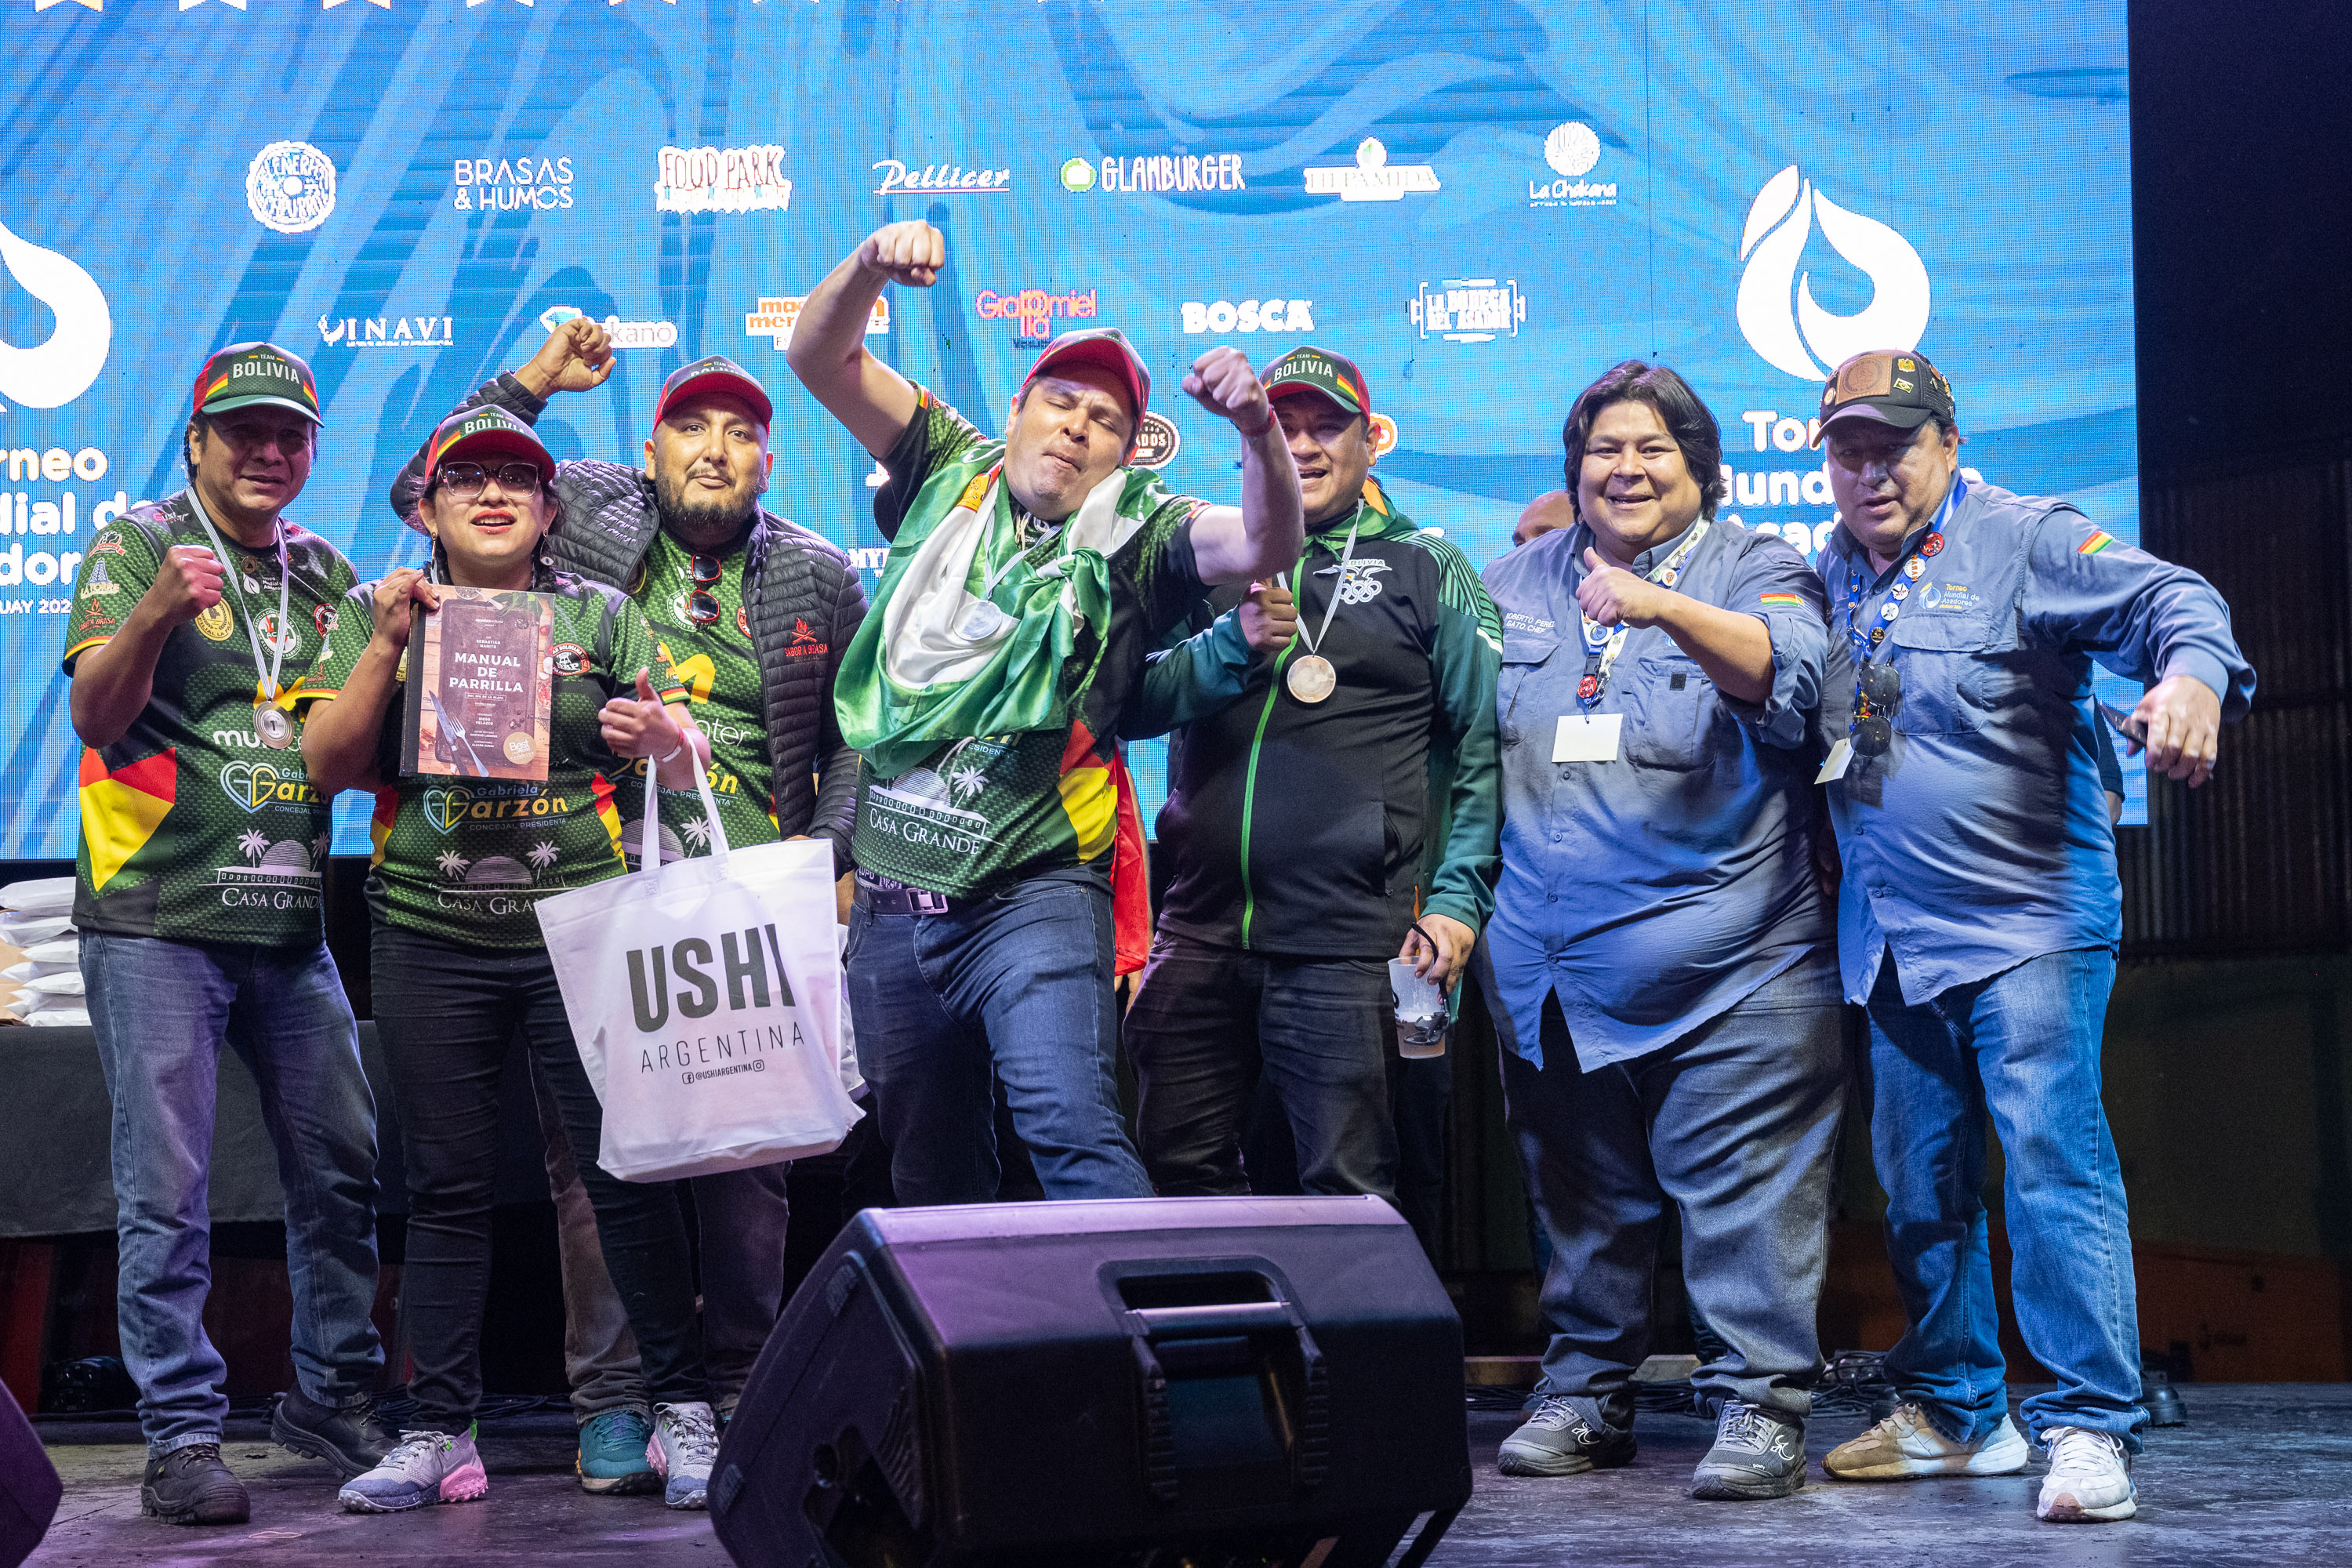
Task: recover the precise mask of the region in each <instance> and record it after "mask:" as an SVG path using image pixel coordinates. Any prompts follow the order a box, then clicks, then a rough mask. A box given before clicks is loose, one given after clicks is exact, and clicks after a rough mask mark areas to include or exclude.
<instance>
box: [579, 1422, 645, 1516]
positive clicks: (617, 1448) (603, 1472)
mask: <svg viewBox="0 0 2352 1568" xmlns="http://www.w3.org/2000/svg"><path fill="white" fill-rule="evenodd" d="M652 1440H653V1423H652V1422H650V1421H648V1420H646V1413H645V1412H644V1411H642V1410H639V1409H638V1408H636V1407H635V1405H623V1406H621V1408H619V1409H618V1410H606V1411H603V1412H600V1413H599V1414H597V1415H592V1416H590V1417H589V1418H588V1419H587V1420H586V1421H585V1422H583V1423H582V1424H581V1427H580V1458H578V1459H576V1460H574V1461H573V1462H572V1468H573V1469H574V1470H576V1471H577V1472H579V1476H580V1489H581V1490H582V1491H583V1492H595V1493H597V1494H598V1495H600V1496H606V1497H622V1496H626V1495H628V1494H630V1493H633V1492H649V1491H655V1490H657V1489H659V1488H660V1486H661V1484H662V1483H661V1477H659V1476H658V1475H656V1474H655V1473H654V1468H653V1466H651V1465H650V1464H647V1463H646V1447H647V1445H648V1444H649V1443H651V1441H652Z"/></svg>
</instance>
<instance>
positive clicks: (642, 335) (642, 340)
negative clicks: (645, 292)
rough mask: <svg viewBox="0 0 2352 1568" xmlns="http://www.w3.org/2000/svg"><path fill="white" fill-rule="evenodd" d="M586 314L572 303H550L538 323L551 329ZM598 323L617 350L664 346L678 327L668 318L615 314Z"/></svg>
mask: <svg viewBox="0 0 2352 1568" xmlns="http://www.w3.org/2000/svg"><path fill="white" fill-rule="evenodd" d="M587 313H588V312H587V311H585V310H579V309H576V308H575V307H573V306H571V305H550V306H549V307H548V308H547V309H546V310H541V312H540V313H539V324H540V325H541V326H542V327H545V328H546V329H547V330H548V331H555V329H556V328H558V327H560V326H562V324H563V323H564V322H566V321H572V320H574V319H576V318H578V317H581V316H584V315H586V314H587ZM599 324H600V325H601V326H603V327H604V337H605V340H606V341H607V342H610V343H611V344H612V345H613V346H614V348H616V349H666V348H670V347H672V346H674V345H675V344H676V343H677V326H676V325H675V324H673V323H671V322H668V321H623V320H621V318H620V317H618V316H607V317H605V318H604V321H602V322H600V323H599Z"/></svg>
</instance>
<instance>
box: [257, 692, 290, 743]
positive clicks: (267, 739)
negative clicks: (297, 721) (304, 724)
mask: <svg viewBox="0 0 2352 1568" xmlns="http://www.w3.org/2000/svg"><path fill="white" fill-rule="evenodd" d="M253 729H254V732H255V733H256V734H257V735H259V736H260V737H261V743H262V744H263V745H265V746H268V748H270V749H271V750H272V751H278V752H282V751H284V750H285V749H286V748H287V747H289V746H290V745H292V744H293V743H294V721H293V720H291V719H289V718H288V717H286V710H284V709H283V708H280V707H278V705H277V704H276V703H274V702H271V703H266V704H264V705H263V706H261V707H259V708H256V709H255V710H253Z"/></svg>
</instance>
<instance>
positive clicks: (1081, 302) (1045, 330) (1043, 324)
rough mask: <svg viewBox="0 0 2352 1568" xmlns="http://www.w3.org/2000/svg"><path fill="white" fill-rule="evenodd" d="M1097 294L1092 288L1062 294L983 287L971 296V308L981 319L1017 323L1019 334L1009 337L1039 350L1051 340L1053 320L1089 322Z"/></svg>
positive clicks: (1026, 347)
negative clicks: (1005, 290)
mask: <svg viewBox="0 0 2352 1568" xmlns="http://www.w3.org/2000/svg"><path fill="white" fill-rule="evenodd" d="M1098 295H1099V290H1097V289H1071V290H1070V291H1069V292H1068V293H1066V294H1055V293H1051V292H1049V291H1048V290H1046V289H1016V290H1014V291H1013V292H1012V293H1010V294H999V293H997V292H996V291H994V290H993V289H982V290H981V291H980V293H979V294H978V295H976V296H975V297H974V298H973V300H972V302H971V308H972V310H973V313H974V314H976V315H978V316H979V317H980V319H981V320H982V321H1015V322H1018V323H1019V335H1018V336H1016V337H1015V338H1014V339H1013V344H1014V346H1015V347H1018V348H1024V349H1042V348H1044V347H1045V345H1046V344H1047V343H1049V342H1053V339H1054V323H1055V321H1093V320H1094V318H1095V309H1096V306H1097V303H1098Z"/></svg>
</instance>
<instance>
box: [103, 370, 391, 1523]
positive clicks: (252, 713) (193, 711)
mask: <svg viewBox="0 0 2352 1568" xmlns="http://www.w3.org/2000/svg"><path fill="white" fill-rule="evenodd" d="M319 424H320V420H319V394H318V386H317V384H316V383H315V382H314V381H313V380H312V378H311V374H310V366H309V365H307V364H305V363H302V362H301V361H300V360H299V359H297V358H296V357H295V356H294V355H292V354H290V353H287V352H286V351H285V350H283V349H280V348H278V347H276V346H275V345H273V344H269V343H238V344H236V345H234V346H233V347H230V348H226V349H223V350H221V351H220V352H219V353H215V354H214V355H213V356H212V357H211V358H210V359H208V360H206V361H205V366H204V369H203V371H202V372H200V373H199V374H198V375H197V377H196V384H195V403H194V416H193V417H192V418H191V419H190V420H189V422H188V426H187V432H186V435H185V437H184V454H185V456H186V458H187V463H188V479H189V483H188V488H187V489H184V490H183V491H181V492H180V493H179V494H178V495H175V496H173V497H171V498H170V499H168V500H163V501H162V502H159V503H155V504H152V505H148V504H142V505H140V506H137V507H134V508H132V509H131V511H130V512H129V513H127V514H126V515H124V516H123V517H121V518H120V519H118V520H116V521H113V522H110V523H109V524H107V525H106V526H105V527H104V528H102V529H100V530H99V531H98V533H97V535H96V537H94V538H93V539H92V540H91V541H90V544H89V553H88V554H87V555H86V556H84V557H83V560H82V563H81V570H80V573H79V576H78V577H77V579H76V581H75V584H74V601H73V602H74V609H73V616H72V620H71V623H70V630H69V631H68V636H67V640H66V656H65V669H66V674H67V675H68V676H69V677H70V678H71V679H72V682H73V684H72V696H71V708H72V714H73V726H74V731H75V733H76V734H78V735H79V736H80V737H81V741H82V743H83V744H84V745H85V746H86V747H88V748H89V749H88V750H87V751H85V752H82V759H81V777H80V784H81V788H80V799H81V827H82V831H81V846H80V852H79V856H78V857H77V859H76V866H75V870H76V875H77V879H78V881H79V888H78V889H77V891H76V894H75V898H74V924H75V926H76V927H78V928H79V930H80V931H81V933H82V938H81V963H82V974H83V978H84V981H85V983H86V984H87V986H88V988H89V1019H90V1025H91V1027H92V1028H93V1029H94V1030H95V1031H96V1033H97V1035H98V1049H99V1061H100V1066H101V1067H103V1068H104V1069H105V1072H106V1085H107V1092H108V1094H109V1095H110V1098H111V1100H112V1101H113V1108H114V1151H113V1173H114V1191H115V1202H116V1207H117V1218H116V1222H115V1229H116V1236H117V1237H118V1242H119V1249H120V1250H119V1258H120V1263H121V1283H120V1285H119V1286H118V1288H117V1291H116V1310H117V1312H118V1314H119V1315H120V1317H121V1325H122V1359H123V1362H124V1363H125V1364H126V1365H127V1366H128V1367H129V1368H130V1371H131V1376H132V1378H133V1379H135V1380H136V1381H137V1383H138V1384H139V1417H140V1425H141V1426H142V1428H143V1430H144V1431H145V1434H146V1438H147V1451H148V1456H149V1458H148V1463H147V1473H146V1479H145V1482H144V1484H143V1485H142V1488H141V1492H140V1501H141V1505H142V1508H143V1509H144V1510H145V1511H147V1512H148V1513H150V1514H152V1515H154V1516H156V1517H157V1518H160V1519H163V1520H166V1521H170V1522H172V1523H174V1524H231V1523H236V1522H240V1521H243V1520H245V1519H246V1518H247V1517H248V1514H249V1512H250V1505H249V1503H248V1500H247V1496H246V1490H245V1488H244V1486H243V1485H242V1484H241V1483H240V1482H239V1481H238V1480H237V1479H236V1477H235V1476H234V1475H232V1474H231V1473H230V1472H229V1469H228V1467H227V1466H226V1465H224V1464H223V1463H222V1462H221V1457H220V1443H221V1423H222V1421H223V1420H224V1419H225V1418H226V1416H227V1415H228V1401H227V1400H226V1398H225V1397H223V1395H222V1394H221V1380H222V1378H223V1377H224V1376H225V1375H226V1371H227V1367H226V1363H224V1362H223V1361H222V1359H221V1356H220V1352H218V1351H216V1350H215V1349H214V1348H213V1343H212V1341H211V1340H210V1339H209V1338H207V1337H206V1335H205V1327H204V1309H205V1295H206V1293H207V1291H208V1290H209V1289H210V1286H211V1283H212V1261H211V1227H210V1224H209V1221H208V1219H207V1216H206V1211H205V1189H206V1182H207V1177H208V1173H209V1168H210V1166H211V1163H212V1138H213V1092H214V1081H215V1072H216V1070H217V1068H218V1066H219V1061H220V1053H221V1047H222V1045H223V1044H224V1043H226V1044H227V1045H228V1046H229V1047H231V1048H232V1049H234V1050H235V1051H236V1053H237V1055H238V1056H240V1057H242V1058H245V1061H246V1063H247V1066H249V1067H250V1068H252V1069H253V1076H254V1079H255V1080H256V1081H257V1083H258V1084H259V1085H260V1086H261V1095H262V1116H263V1120H264V1121H266V1122H267V1123H268V1128H269V1132H270V1137H271V1139H272V1141H273V1142H275V1143H276V1145H277V1148H278V1173H279V1177H280V1179H281V1181H282V1183H283V1184H284V1186H285V1188H286V1260H287V1268H288V1274H289V1280H290V1283H291V1284H292V1286H293V1291H294V1323H293V1331H294V1339H293V1352H294V1374H295V1387H294V1388H293V1390H292V1391H291V1392H290V1393H289V1394H287V1395H286V1398H285V1401H284V1402H283V1404H281V1405H279V1407H278V1412H277V1415H276V1417H275V1420H274V1424H273V1428H272V1435H273V1436H276V1437H277V1439H278V1441H279V1442H282V1443H284V1444H286V1445H287V1446H289V1447H294V1448H297V1449H299V1450H300V1451H302V1452H305V1453H309V1454H312V1455H314V1456H316V1457H318V1458H323V1459H326V1460H328V1461H329V1462H331V1464H333V1465H334V1467H335V1468H336V1469H337V1470H338V1471H339V1472H340V1473H341V1474H342V1475H344V1476H354V1475H357V1474H359V1473H360V1472H362V1471H363V1470H365V1469H367V1468H369V1467H370V1466H372V1465H373V1464H374V1463H375V1462H376V1461H377V1460H378V1459H380V1458H383V1454H384V1452H385V1451H386V1450H387V1449H389V1448H390V1447H392V1444H393V1441H394V1436H393V1434H392V1433H391V1431H390V1430H388V1429H387V1428H385V1427H384V1426H383V1425H382V1424H381V1423H380V1422H379V1421H378V1420H377V1419H376V1416H375V1413H374V1407H373V1402H372V1401H371V1400H370V1398H369V1396H368V1390H369V1389H370V1388H371V1387H372V1386H373V1384H374V1382H375V1379H376V1374H377V1373H378V1372H379V1371H380V1370H381V1368H382V1366H383V1347H382V1345H381V1344H379V1343H378V1342H377V1338H376V1331H375V1328H374V1325H373V1323H372V1322H371V1321H370V1319H369V1312H370V1310H372V1308H373V1305H374V1302H375V1285H376V1255H375V1101H374V1099H373V1096H372V1095H371V1094H370V1093H369V1092H368V1084H367V1079H366V1077H365V1075H364V1074H363V1073H362V1071H361V1070H360V1057H359V1039H358V1037H357V1035H356V1033H355V1032H354V1029H353V1027H352V1010H351V1005H350V1003H349V1002H347V1001H346V1000H345V999H344V996H343V986H342V981H341V978H340V977H339V976H338V975H337V973H336V972H335V961H334V960H333V959H332V958H331V957H330V956H329V955H328V952H327V944H326V941H325V930H324V927H323V925H322V924H321V921H320V907H319V892H320V875H321V871H322V868H323V864H324V861H325V859H326V854H327V844H328V837H329V832H330V816H329V809H328V807H329V802H328V798H327V796H326V795H325V794H324V793H323V792H321V791H320V790H319V789H317V788H315V787H314V786H313V785H312V784H310V780H309V778H308V777H307V776H306V775H305V773H304V772H303V768H302V753H301V752H300V751H299V750H298V749H297V748H296V746H295V744H294V742H295V739H296V730H295V724H294V718H293V709H294V703H295V700H296V697H297V695H298V694H299V688H300V684H301V682H300V680H299V676H300V674H301V672H302V671H305V670H307V669H309V668H310V664H311V661H312V660H313V658H316V657H317V654H318V651H319V648H320V646H321V645H322V644H323V643H324V642H325V640H326V635H327V632H328V631H329V629H330V628H331V627H332V626H333V625H334V622H335V607H336V605H337V604H338V603H339V602H340V601H341V598H342V596H343V595H344V593H345V592H346V591H348V590H349V589H350V588H351V586H352V568H351V563H349V562H347V561H345V560H344V559H343V557H342V555H341V552H338V551H337V550H336V549H335V548H334V546H332V545H331V544H329V543H328V542H326V541H325V540H323V539H321V538H320V537H319V536H318V535H317V534H315V533H311V532H310V531H307V530H304V529H301V528H298V527H296V526H295V525H294V524H293V523H291V522H289V521H286V519H285V517H284V516H283V515H282V513H283V510H284V508H286V507H287V506H288V505H289V504H290V503H291V502H292V501H293V500H294V498H295V497H296V496H298V495H299V494H301V493H302V486H303V483H304V481H305V480H307V479H309V478H310V464H311V459H312V458H313V457H314V456H315V455H316V453H317V449H318V431H319Z"/></svg>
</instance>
